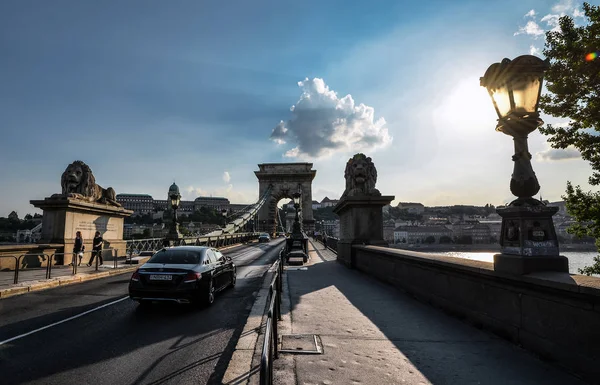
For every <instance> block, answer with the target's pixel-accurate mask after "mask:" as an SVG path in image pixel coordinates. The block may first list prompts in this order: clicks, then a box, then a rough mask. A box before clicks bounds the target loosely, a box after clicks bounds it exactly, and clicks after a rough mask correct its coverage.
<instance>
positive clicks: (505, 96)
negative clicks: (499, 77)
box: [489, 84, 511, 119]
mask: <svg viewBox="0 0 600 385" xmlns="http://www.w3.org/2000/svg"><path fill="white" fill-rule="evenodd" d="M489 92H490V96H491V97H492V100H493V102H494V106H495V107H496V113H497V114H498V117H499V118H501V119H502V118H505V117H507V116H508V115H509V114H510V109H511V108H510V104H511V103H510V96H509V92H508V87H507V86H506V84H503V85H502V86H500V87H498V88H494V89H491V90H489Z"/></svg>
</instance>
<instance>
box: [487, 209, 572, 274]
mask: <svg viewBox="0 0 600 385" xmlns="http://www.w3.org/2000/svg"><path fill="white" fill-rule="evenodd" d="M531 202H533V203H536V202H535V200H533V199H531ZM557 211H558V207H548V206H544V205H543V204H541V202H539V204H535V205H530V204H524V205H522V206H516V205H515V206H507V207H500V208H498V209H497V210H496V212H497V213H498V214H499V215H500V216H501V217H502V229H501V235H500V246H501V252H502V253H501V254H496V255H494V270H495V271H502V272H506V273H511V274H529V273H533V272H536V271H559V272H565V273H568V272H569V261H568V259H567V258H566V257H564V256H561V255H559V250H558V238H557V236H556V231H555V229H554V223H553V221H552V216H553V215H554V214H556V212H557Z"/></svg>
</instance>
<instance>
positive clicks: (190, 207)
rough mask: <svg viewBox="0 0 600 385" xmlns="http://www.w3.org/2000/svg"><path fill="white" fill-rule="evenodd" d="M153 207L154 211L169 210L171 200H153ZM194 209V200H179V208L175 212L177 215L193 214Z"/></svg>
mask: <svg viewBox="0 0 600 385" xmlns="http://www.w3.org/2000/svg"><path fill="white" fill-rule="evenodd" d="M154 209H155V210H156V211H171V201H170V200H155V201H154ZM194 211H195V202H194V201H181V202H179V208H178V209H177V212H178V213H179V215H189V214H193V213H194Z"/></svg>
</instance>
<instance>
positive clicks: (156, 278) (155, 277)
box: [150, 274, 173, 281]
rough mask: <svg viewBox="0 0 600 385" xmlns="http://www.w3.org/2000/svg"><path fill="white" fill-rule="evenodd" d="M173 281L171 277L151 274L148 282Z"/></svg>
mask: <svg viewBox="0 0 600 385" xmlns="http://www.w3.org/2000/svg"><path fill="white" fill-rule="evenodd" d="M172 279H173V276H172V275H166V274H152V275H150V280H151V281H170V280H172Z"/></svg>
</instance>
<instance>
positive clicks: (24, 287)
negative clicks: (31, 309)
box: [0, 266, 138, 300]
mask: <svg viewBox="0 0 600 385" xmlns="http://www.w3.org/2000/svg"><path fill="white" fill-rule="evenodd" d="M137 268H138V266H136V267H123V268H120V269H117V270H112V271H102V272H99V273H85V274H77V275H70V276H64V277H56V278H51V279H48V280H43V281H25V282H21V283H19V284H17V286H13V287H9V288H6V289H0V300H2V299H4V298H8V297H13V296H15V295H20V294H27V293H30V292H33V291H40V290H46V289H52V288H55V287H60V286H66V285H72V284H75V283H81V282H86V281H92V280H94V279H100V278H106V277H110V276H113V275H119V274H125V273H129V272H131V271H134V270H135V269H137Z"/></svg>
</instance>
